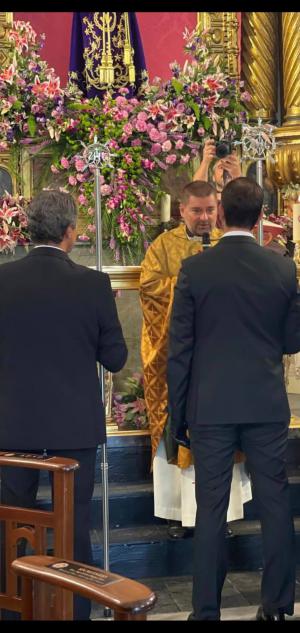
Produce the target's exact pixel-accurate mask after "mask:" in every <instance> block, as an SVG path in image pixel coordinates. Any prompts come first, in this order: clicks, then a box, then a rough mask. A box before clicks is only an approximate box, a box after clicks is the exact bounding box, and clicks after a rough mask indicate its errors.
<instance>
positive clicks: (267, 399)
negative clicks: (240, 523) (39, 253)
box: [168, 178, 300, 620]
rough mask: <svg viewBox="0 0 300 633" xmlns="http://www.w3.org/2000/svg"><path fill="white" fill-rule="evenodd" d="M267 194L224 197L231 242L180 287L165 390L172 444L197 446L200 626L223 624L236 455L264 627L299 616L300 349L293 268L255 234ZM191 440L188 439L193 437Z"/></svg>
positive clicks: (243, 186) (245, 184)
mask: <svg viewBox="0 0 300 633" xmlns="http://www.w3.org/2000/svg"><path fill="white" fill-rule="evenodd" d="M262 203H263V191H262V189H261V187H259V186H258V185H257V184H256V183H255V182H253V181H251V180H249V179H248V178H237V179H235V180H232V181H231V182H230V183H229V184H227V185H226V187H225V188H224V190H223V192H222V197H221V213H222V215H223V222H224V228H225V234H224V236H223V237H222V238H221V240H220V241H219V243H218V244H217V245H216V246H215V247H214V248H212V249H207V250H206V251H205V252H203V253H200V254H199V255H195V256H194V257H190V258H188V259H186V260H185V261H184V262H183V264H182V268H181V272H180V275H179V277H178V282H177V286H176V288H175V297H174V305H173V312H172V317H171V326H170V341H169V360H168V390H169V407H170V415H171V419H172V425H173V434H174V436H175V437H176V438H177V440H178V441H179V442H181V443H185V442H188V441H189V439H190V442H191V449H192V452H193V455H194V460H195V473H196V500H197V519H196V529H195V568H194V581H193V609H194V613H193V614H192V616H191V619H196V620H218V619H220V602H221V591H222V587H223V583H224V580H225V577H226V568H227V562H226V547H225V521H226V512H227V506H228V499H229V490H230V482H231V475H232V465H233V455H234V451H235V450H236V449H238V448H241V450H243V451H244V452H245V453H246V458H247V464H248V468H249V471H250V474H251V477H252V482H253V492H254V496H255V498H256V501H257V504H258V506H259V510H260V517H261V524H262V539H263V552H264V572H263V580H262V607H261V608H260V609H259V612H258V615H257V618H258V619H271V620H274V619H275V620H276V619H284V613H287V614H292V613H293V605H294V590H295V549H294V547H295V546H294V526H293V520H292V513H291V507H290V498H289V486H288V479H287V474H286V467H285V452H286V446H287V438H288V425H289V420H290V409H289V404H288V399H287V394H286V389H285V383H284V372H283V365H282V355H283V353H294V352H296V351H298V350H299V349H300V317H299V314H300V311H299V305H298V303H297V302H298V298H297V279H296V267H295V264H294V262H293V261H292V260H290V259H288V258H283V257H282V256H280V255H278V254H276V253H274V252H272V251H270V250H267V249H264V248H262V247H260V246H259V245H258V244H257V243H256V241H255V239H254V237H253V235H252V233H251V230H252V229H253V227H254V225H255V224H256V222H257V220H258V219H259V217H260V213H261V207H262ZM187 436H189V437H187Z"/></svg>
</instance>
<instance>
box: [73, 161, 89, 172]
mask: <svg viewBox="0 0 300 633" xmlns="http://www.w3.org/2000/svg"><path fill="white" fill-rule="evenodd" d="M85 166H86V165H85V163H84V161H83V160H82V158H75V167H76V170H77V171H84V169H85Z"/></svg>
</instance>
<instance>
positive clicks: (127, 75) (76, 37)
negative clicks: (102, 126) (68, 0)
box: [69, 12, 146, 98]
mask: <svg viewBox="0 0 300 633" xmlns="http://www.w3.org/2000/svg"><path fill="white" fill-rule="evenodd" d="M103 15H104V14H103V13H100V12H94V13H93V12H87V13H79V12H74V14H73V24H72V36H71V54H70V66H69V72H70V78H71V80H72V81H73V82H75V83H77V85H78V86H79V88H80V89H81V90H82V92H83V93H84V95H85V96H86V97H88V98H93V97H101V96H102V95H103V94H104V92H105V91H106V89H107V86H106V85H104V84H103V81H105V79H104V80H103V77H105V76H106V75H105V72H111V71H105V70H103V41H104V40H105V42H106V48H107V38H108V34H107V31H106V32H103V22H102V19H103ZM109 16H110V20H111V21H110V29H109V38H110V52H111V60H112V65H113V74H114V79H113V83H112V87H113V90H114V92H115V93H117V92H118V90H119V88H120V87H122V86H126V88H128V89H129V95H128V96H133V95H134V94H135V93H136V92H137V90H138V88H139V86H140V85H141V83H142V71H143V70H146V64H145V57H144V51H143V46H142V42H141V37H140V32H139V27H138V23H137V19H136V16H135V13H132V12H129V13H128V22H129V32H130V43H131V47H132V48H133V51H134V54H133V56H132V65H133V66H134V70H135V79H134V82H132V72H133V71H132V68H131V71H129V68H128V64H127V65H126V64H125V62H124V38H125V37H126V36H125V34H126V25H125V13H121V12H114V13H109ZM104 66H105V64H104ZM101 73H102V75H101ZM103 73H104V74H103Z"/></svg>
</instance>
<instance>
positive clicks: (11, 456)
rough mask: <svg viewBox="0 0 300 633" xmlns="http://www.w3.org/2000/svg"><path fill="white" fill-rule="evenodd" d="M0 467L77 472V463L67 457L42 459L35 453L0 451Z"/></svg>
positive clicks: (46, 457)
mask: <svg viewBox="0 0 300 633" xmlns="http://www.w3.org/2000/svg"><path fill="white" fill-rule="evenodd" d="M0 466H14V467H16V466H19V467H20V468H37V469H38V470H51V471H52V472H55V471H56V472H57V471H64V472H69V471H70V470H77V468H79V463H78V462H77V461H75V460H74V459H70V458H69V457H48V456H45V457H43V456H42V455H37V454H35V453H26V452H24V453H16V452H14V451H0Z"/></svg>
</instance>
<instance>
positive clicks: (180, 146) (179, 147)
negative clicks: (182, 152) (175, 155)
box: [175, 138, 184, 149]
mask: <svg viewBox="0 0 300 633" xmlns="http://www.w3.org/2000/svg"><path fill="white" fill-rule="evenodd" d="M183 146H184V142H183V140H182V139H181V138H179V139H178V141H176V143H175V147H176V149H182V148H183Z"/></svg>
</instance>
